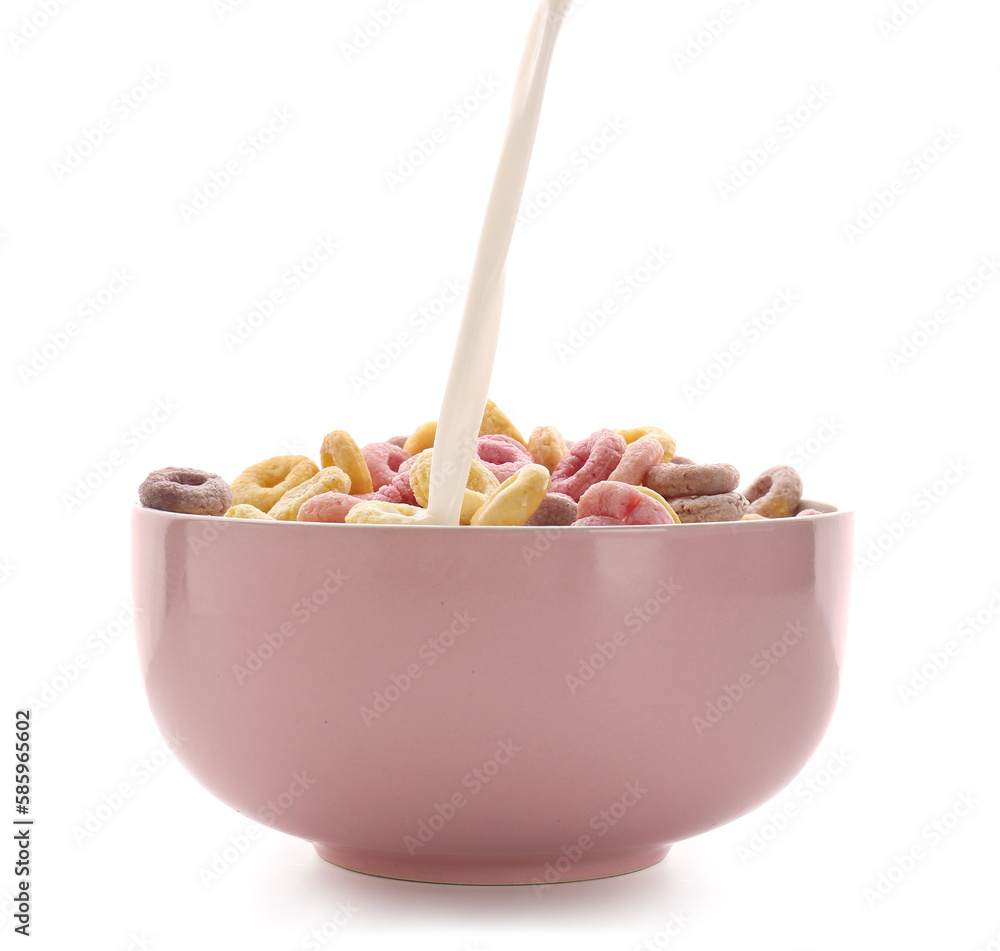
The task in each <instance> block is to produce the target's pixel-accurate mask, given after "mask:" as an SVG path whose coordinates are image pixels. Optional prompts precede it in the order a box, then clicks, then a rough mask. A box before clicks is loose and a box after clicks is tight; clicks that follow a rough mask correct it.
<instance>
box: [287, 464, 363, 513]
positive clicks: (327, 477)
mask: <svg viewBox="0 0 1000 951" xmlns="http://www.w3.org/2000/svg"><path fill="white" fill-rule="evenodd" d="M350 489H351V479H350V476H348V474H347V473H346V472H344V470H343V469H339V468H337V466H328V467H327V468H326V469H320V471H319V472H317V473H316V475H314V476H313V477H312V478H311V479H306V481H305V482H302V483H300V484H299V485H297V486H295V488H294V489H289V490H288V491H287V492H286V493H285V494H284V495H283V496H282V497H281V498H280V499H278V501H277V502H275V503H274V505H273V506H271V511H270V512H268V514H269V515H270V516H271V517H272V518H276V519H280V520H281V521H284V522H294V521H295V517H296V516H297V515H298V514H299V506H300V505H301V504H302V503H303V502H305V500H306V499H311V498H312V497H313V496H314V495H319V494H320V493H322V492H349V491H350Z"/></svg>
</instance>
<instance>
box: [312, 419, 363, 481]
mask: <svg viewBox="0 0 1000 951" xmlns="http://www.w3.org/2000/svg"><path fill="white" fill-rule="evenodd" d="M319 464H320V466H322V467H323V468H324V469H330V468H333V467H334V466H336V467H337V468H338V469H341V470H342V471H343V472H346V473H347V475H348V478H350V480H351V486H350V488H349V489H347V490H346V491H348V492H350V493H351V494H352V495H361V494H362V493H364V492H373V491H374V486H373V485H372V477H371V473H370V472H369V471H368V463H367V462H366V461H365V457H364V455H362V453H361V448H360V447H359V446H358V444H357V443H356V442H355V441H354V440H353V439H352V438H351V434H350V433H345V432H344V431H343V430H342V429H335V430H334V431H333V432H332V433H327V434H326V436H324V437H323V445H322V446H321V447H320V450H319Z"/></svg>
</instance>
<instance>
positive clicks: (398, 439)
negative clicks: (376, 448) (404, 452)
mask: <svg viewBox="0 0 1000 951" xmlns="http://www.w3.org/2000/svg"><path fill="white" fill-rule="evenodd" d="M409 438H410V437H409V436H390V437H389V438H388V439H387V440H386V442H387V443H390V444H392V445H393V446H398V447H399V448H400V449H402V448H403V446H405V445H406V440H407V439H409Z"/></svg>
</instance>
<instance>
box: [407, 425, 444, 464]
mask: <svg viewBox="0 0 1000 951" xmlns="http://www.w3.org/2000/svg"><path fill="white" fill-rule="evenodd" d="M437 428H438V424H437V422H436V421H435V422H433V423H424V424H423V425H422V426H418V427H417V428H416V429H415V430H413V432H412V433H410V435H409V436H407V437H406V442H404V443H403V449H404V450H405V451H406V452H408V453H409V454H410V455H411V456H416V455H418V454H419V453H421V452H423V451H424V450H425V449H430V448H431V446H433V445H434V437H435V436H436V435H437Z"/></svg>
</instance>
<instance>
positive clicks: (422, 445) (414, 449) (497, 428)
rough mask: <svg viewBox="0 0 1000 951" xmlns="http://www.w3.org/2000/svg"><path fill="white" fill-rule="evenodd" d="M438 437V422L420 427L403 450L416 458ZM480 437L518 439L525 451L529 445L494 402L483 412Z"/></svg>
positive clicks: (431, 445)
mask: <svg viewBox="0 0 1000 951" xmlns="http://www.w3.org/2000/svg"><path fill="white" fill-rule="evenodd" d="M436 435H437V422H436V421H435V422H431V423H424V424H423V425H421V426H418V427H417V428H416V429H415V430H413V432H412V433H410V435H409V436H408V437H407V439H406V442H404V443H403V448H404V449H405V450H406V451H407V452H408V453H409V454H410V455H411V456H416V455H419V454H420V453H422V452H423V451H424V450H425V449H431V448H433V446H434V437H435V436H436ZM479 435H480V436H510V438H511V439H516V440H517V441H518V442H519V443H520V444H521V445H522V446H524V447H525V449H527V448H528V444H527V443H526V442H525V441H524V436H522V435H521V433H520V431H519V430H518V428H517V427H516V426H515V425H514V424H513V423H512V422H511V421H510V420H509V419H508V418H507V417H506V416H505V415H504V413H503V412H502V411H501V410H500V408H499V407H498V406H497V404H496V403H494V402H493V400H487V401H486V409H485V411H484V412H483V421H482V423H481V424H480V426H479Z"/></svg>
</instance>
